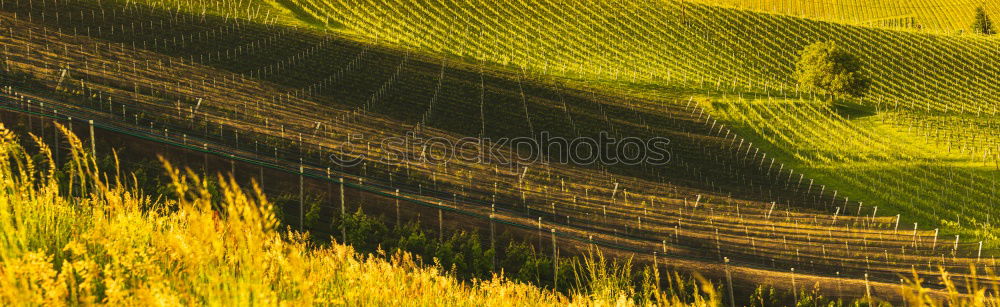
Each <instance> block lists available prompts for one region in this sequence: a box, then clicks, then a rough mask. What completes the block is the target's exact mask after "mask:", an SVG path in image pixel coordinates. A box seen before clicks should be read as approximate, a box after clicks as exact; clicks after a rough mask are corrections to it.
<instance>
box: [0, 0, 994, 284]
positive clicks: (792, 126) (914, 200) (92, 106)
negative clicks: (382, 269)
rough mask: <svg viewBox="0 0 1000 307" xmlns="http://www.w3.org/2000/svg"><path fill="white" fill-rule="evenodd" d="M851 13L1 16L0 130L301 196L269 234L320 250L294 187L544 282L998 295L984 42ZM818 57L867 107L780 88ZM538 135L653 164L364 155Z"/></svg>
mask: <svg viewBox="0 0 1000 307" xmlns="http://www.w3.org/2000/svg"><path fill="white" fill-rule="evenodd" d="M730 2H731V1H730ZM765 2H766V1H765ZM857 2H859V4H857V5H858V6H859V7H868V8H871V10H869V11H866V13H865V14H869V15H864V14H862V15H858V14H854V12H855V11H852V10H847V11H832V13H829V14H827V15H817V14H819V12H831V11H830V10H827V9H825V8H823V7H816V6H805V7H804V6H801V5H799V6H794V7H797V8H795V9H792V8H790V7H793V6H789V5H786V4H782V3H773V6H772V5H765V6H761V7H755V6H752V5H751V4H741V3H729V2H726V1H695V2H689V1H651V0H650V1H596V0H575V1H569V2H554V1H535V2H531V3H526V2H504V3H502V5H501V4H498V3H495V2H481V1H472V0H470V1H463V2H447V1H428V2H409V1H396V0H389V1H380V2H376V1H361V0H352V1H323V0H287V1H275V2H268V1H217V2H216V1H209V2H202V1H176V0H165V1H157V2H153V3H148V4H147V3H137V2H133V1H116V0H112V1H108V0H102V1H92V0H58V1H53V0H49V1H43V0H38V1H34V0H31V1H25V0H21V1H13V2H12V1H2V2H0V33H3V34H4V35H3V36H0V45H2V47H3V49H2V54H0V56H2V57H3V64H2V66H0V68H2V69H0V71H2V74H0V82H2V84H0V85H2V87H3V90H2V99H0V100H2V101H0V105H2V106H3V108H5V109H7V110H12V111H16V112H26V113H29V114H33V116H45V117H47V118H51V119H52V120H55V121H61V122H65V123H74V122H75V124H76V125H91V127H95V126H96V127H98V128H99V129H104V130H107V131H111V132H114V133H118V134H122V135H129V136H131V137H140V138H142V139H145V140H151V141H153V142H155V143H157V144H165V145H164V146H166V145H169V146H173V147H179V148H183V149H184V150H191V151H196V152H200V153H205V154H209V153H210V154H213V155H215V156H217V157H218V158H220V159H228V160H229V161H231V162H230V163H232V164H231V165H230V167H229V172H230V173H232V174H234V175H235V176H236V177H237V180H238V181H240V182H245V183H248V182H250V181H251V180H252V181H254V182H256V183H258V184H260V185H261V186H262V187H263V188H264V190H265V191H267V190H272V191H274V190H279V189H278V188H277V187H278V186H282V187H285V188H286V189H292V190H295V191H296V192H297V193H298V201H297V202H296V201H291V202H289V203H288V204H287V205H286V206H284V207H283V208H281V210H282V211H283V212H284V213H285V214H286V215H287V216H289V218H288V219H286V220H285V221H286V222H287V223H288V224H289V225H288V226H289V227H292V228H294V229H298V230H307V231H311V232H313V233H318V234H325V235H327V236H332V237H334V238H339V239H341V240H346V235H345V234H343V233H344V232H346V231H345V230H344V229H339V230H338V229H332V230H330V229H328V228H321V227H309V226H307V225H306V224H307V222H306V217H305V213H304V212H305V211H306V210H307V208H306V204H305V201H304V199H305V197H304V194H305V193H307V192H305V188H304V187H305V186H306V184H305V182H306V178H308V180H309V182H310V184H309V186H313V187H319V189H320V190H325V192H323V193H322V195H327V196H326V197H325V198H323V199H324V201H323V204H322V209H321V210H320V211H319V213H318V214H320V215H322V216H324V219H326V220H329V221H337V220H339V219H343V218H344V216H345V214H346V213H345V212H346V210H345V207H346V206H348V205H347V204H345V203H347V202H355V203H353V204H351V206H361V205H362V203H363V205H365V206H369V208H372V207H375V208H379V209H376V210H378V211H380V212H384V213H388V214H387V215H388V216H389V218H388V219H389V220H392V219H393V218H392V217H395V221H396V223H397V224H401V222H400V219H401V216H402V215H403V214H401V213H400V211H401V210H403V211H407V210H409V211H412V212H420V213H423V215H421V214H419V213H418V214H416V215H415V217H414V215H413V214H410V215H407V216H408V217H410V218H415V219H417V220H420V221H421V223H422V224H424V225H429V226H428V227H432V228H435V229H436V230H437V234H438V235H439V238H443V237H444V232H445V231H446V229H452V230H454V229H465V230H471V231H477V232H480V233H483V237H492V233H494V232H495V228H496V227H497V225H502V226H501V227H504V228H509V229H511V230H512V231H514V232H515V233H518V234H520V235H521V236H522V237H524V238H526V239H527V240H529V241H531V242H537V250H538V251H539V252H541V253H544V254H546V255H552V257H553V258H555V259H558V257H559V255H560V254H566V255H574V254H582V253H583V252H584V251H586V250H591V249H593V248H599V249H601V250H602V251H603V252H605V253H606V254H608V255H612V256H616V257H622V258H625V257H631V259H633V260H634V261H636V262H638V263H643V264H646V265H652V266H665V267H670V268H674V269H679V270H687V271H689V272H697V273H700V274H703V275H705V276H707V277H710V278H717V279H722V277H723V276H725V277H726V278H730V279H733V280H734V281H730V283H729V284H728V285H727V287H729V288H732V287H734V286H733V283H736V284H737V286H736V287H737V288H739V287H741V286H740V285H743V286H742V287H744V288H753V287H754V286H755V285H757V284H767V285H771V286H774V287H776V288H780V289H786V290H790V291H792V292H795V291H798V290H802V289H805V287H812V286H813V285H817V286H816V287H817V288H818V289H820V290H822V291H823V292H824V293H825V294H826V295H827V296H830V297H843V298H859V297H867V298H869V299H871V298H872V297H877V298H879V299H880V300H887V301H892V302H898V301H900V300H901V297H903V296H905V294H904V292H905V289H906V288H905V286H904V285H903V283H904V282H903V280H902V279H901V276H913V275H914V274H917V275H919V276H921V277H922V278H923V283H922V285H924V286H927V287H930V288H933V289H939V288H941V286H942V283H943V282H944V281H945V279H947V280H948V281H950V282H953V283H955V284H957V285H959V287H966V288H973V287H974V284H977V283H995V282H996V278H995V277H990V276H989V275H988V274H987V275H983V274H982V273H983V272H995V271H997V262H996V260H995V258H994V256H995V255H996V254H997V252H996V251H997V250H996V248H997V247H998V245H997V243H996V238H997V228H996V227H995V226H993V225H994V223H996V221H995V213H996V210H995V209H994V204H996V203H998V202H1000V198H998V196H997V195H996V182H997V181H998V180H1000V177H998V173H1000V166H998V165H1000V140H998V139H997V138H998V137H1000V136H998V134H997V133H998V132H997V131H998V129H997V128H998V127H997V125H998V124H1000V123H998V122H997V118H998V116H1000V115H997V113H996V106H997V104H998V103H1000V101H998V98H997V97H998V96H997V95H996V94H997V93H998V92H1000V85H998V83H997V76H998V72H1000V69H998V65H1000V64H998V63H1000V62H998V61H996V58H997V57H998V56H1000V45H998V43H1000V41H998V40H996V39H994V38H989V37H979V36H971V35H946V34H941V33H926V32H924V31H912V30H899V29H895V28H894V26H884V27H883V26H871V25H868V24H867V23H866V22H865V21H864V20H861V19H850V20H848V19H846V17H845V16H863V17H858V18H862V19H866V20H867V19H875V18H881V17H880V16H883V15H893V14H914V16H916V17H915V18H918V19H919V20H921V21H920V22H921V23H928V21H927V20H934V21H935V23H933V24H932V25H929V27H932V28H934V29H937V30H939V31H941V32H948V31H954V29H956V28H958V27H959V25H961V24H962V23H966V22H968V20H966V19H964V17H955V19H942V18H941V16H944V14H947V16H959V14H957V13H955V14H951V13H949V12H945V13H940V12H938V11H934V14H942V15H931V13H930V12H929V11H926V10H920V9H921V8H925V7H924V6H913V7H909V8H908V9H914V10H916V11H913V12H911V11H906V10H903V9H907V8H906V7H902V8H894V7H890V8H886V7H883V6H880V5H879V4H878V3H868V2H878V1H857ZM862 2H864V3H862ZM926 2H935V1H926ZM755 3H756V2H755ZM796 3H800V2H796ZM879 3H880V2H879ZM753 5H757V4H753ZM933 5H937V4H928V6H926V7H933ZM940 5H945V4H940ZM987 7H988V8H989V9H988V11H991V12H992V11H995V10H994V9H992V7H991V6H989V5H988V4H987ZM879 8H884V9H883V10H879ZM897 9H898V10H897ZM956 10H957V9H956ZM773 13H777V14H773ZM400 15H405V16H406V18H398V16H400ZM803 16H804V17H806V18H803ZM869 17H871V18H869ZM817 41H835V42H837V43H838V44H840V45H842V46H844V47H845V49H846V50H847V51H848V52H850V53H853V54H855V55H857V56H858V58H859V59H860V61H861V62H863V63H864V66H863V69H862V73H864V74H865V75H868V76H870V77H871V80H872V85H871V89H870V93H869V94H868V96H866V97H865V98H863V99H855V100H850V101H848V102H846V103H839V104H830V103H828V102H825V101H823V99H824V97H821V96H820V95H816V94H814V93H810V92H808V91H806V90H804V89H802V88H800V87H799V86H798V85H797V83H796V80H795V79H794V78H793V77H792V76H793V71H794V70H795V61H796V59H797V58H798V52H799V50H801V49H802V48H803V47H804V46H806V45H809V44H811V43H813V42H817ZM74 118H75V120H74ZM80 120H87V122H80ZM8 126H14V125H10V124H8ZM17 126H18V127H19V129H24V130H27V131H29V132H32V133H36V134H41V135H43V136H44V135H45V128H44V126H38V125H32V122H31V121H28V122H27V123H24V122H18V125H17ZM541 132H545V133H547V134H548V135H550V136H552V137H560V138H566V139H572V138H581V137H588V138H595V139H596V138H598V137H599V136H600V135H602V134H604V133H606V134H609V135H611V136H613V137H616V138H619V139H621V138H626V137H636V138H641V139H649V138H654V137H663V138H667V139H669V140H670V144H669V148H670V157H671V160H670V162H669V163H667V164H665V165H651V164H645V163H643V164H634V165H625V164H590V165H582V164H572V163H569V164H567V163H557V162H552V161H550V160H549V159H550V158H551V157H546V158H543V159H542V160H541V161H537V162H531V163H504V162H502V161H494V160H490V159H489V158H488V157H487V156H486V154H485V152H484V151H483V150H481V149H480V148H464V147H458V148H454V149H453V150H454V152H452V153H451V154H454V155H458V156H469V157H478V158H480V159H478V160H477V161H476V162H473V161H469V160H463V159H460V160H449V161H447V162H446V163H433V162H432V161H430V159H428V157H433V156H440V155H445V154H447V153H444V152H440V151H439V149H435V148H431V147H421V146H413V145H412V144H406V143H386V142H383V140H386V139H390V138H406V137H412V136H413V135H416V136H417V137H419V138H423V139H439V140H447V141H449V142H451V143H459V142H460V141H461V140H462V139H463V138H467V137H474V138H477V139H483V140H497V139H502V138H519V137H520V138H537V137H538V135H539V134H540V133H541ZM49 133H50V134H51V133H52V131H51V130H50V131H49ZM91 141H93V140H91ZM50 146H52V147H53V148H55V149H56V150H57V153H58V150H59V148H60V146H63V147H65V144H63V145H60V144H59V142H55V141H53V142H52V144H51V145H50ZM92 150H93V151H94V153H95V154H99V153H104V154H110V153H111V149H105V148H94V149H92ZM63 151H64V152H65V151H66V149H63ZM499 152H501V153H503V154H505V155H507V156H517V155H518V154H519V148H511V147H501V148H500V149H499ZM400 156H402V157H406V159H397V158H398V157H400ZM331 157H336V158H338V160H342V161H346V160H351V159H358V161H360V163H358V164H356V165H350V166H345V165H342V164H338V163H335V162H334V161H332V160H331ZM56 158H57V159H58V154H57V155H56ZM208 161H209V160H208V158H205V161H204V162H203V168H202V169H203V170H206V172H207V170H208V169H209V168H210V167H209V162H208ZM389 161H392V162H389ZM237 162H239V163H240V164H239V165H240V166H239V167H238V168H237V164H236V163H237ZM196 164H197V163H196ZM214 168H215V169H225V168H226V167H214ZM265 172H267V173H269V174H270V175H265ZM278 173H280V174H283V175H280V176H278V175H275V174H278ZM289 181H294V182H295V183H297V185H295V184H291V183H289ZM337 187H339V191H340V193H339V196H338V194H337V193H335V191H336V190H337V189H338V188H337ZM296 189H297V190H296ZM345 189H348V194H347V196H345V192H344V190H345ZM308 193H310V194H320V193H319V192H315V193H314V192H308ZM400 203H403V205H402V206H401V205H400ZM441 240H443V239H441ZM347 243H351V242H347ZM501 253H502V251H501ZM554 274H559V273H558V271H556V272H555V273H554ZM553 280H558V278H557V277H554V278H553ZM730 299H731V298H730Z"/></svg>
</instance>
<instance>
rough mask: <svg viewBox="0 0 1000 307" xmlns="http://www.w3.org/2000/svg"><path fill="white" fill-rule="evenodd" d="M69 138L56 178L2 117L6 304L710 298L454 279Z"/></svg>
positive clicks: (599, 277) (621, 285) (592, 283)
mask: <svg viewBox="0 0 1000 307" xmlns="http://www.w3.org/2000/svg"><path fill="white" fill-rule="evenodd" d="M62 132H63V133H65V132H66V130H62ZM67 137H68V142H69V143H70V144H71V147H70V148H71V149H72V153H71V157H72V160H71V161H69V162H67V167H66V168H65V169H66V170H68V173H67V174H69V175H68V177H63V176H62V173H60V175H59V176H57V175H56V173H55V172H53V171H54V169H53V168H54V167H55V166H56V165H55V164H53V161H52V152H51V151H50V150H51V149H50V148H49V147H47V146H46V145H45V143H43V142H41V140H40V139H36V143H35V144H37V145H39V146H41V149H40V152H39V153H38V154H39V155H37V156H35V158H32V155H34V154H35V153H32V152H27V151H26V149H25V148H24V147H21V146H20V145H18V142H17V140H16V139H15V137H14V136H13V134H12V133H11V132H10V131H9V130H7V129H6V128H4V127H3V125H2V124H0V179H2V180H0V191H2V192H0V217H2V219H0V303H3V304H4V305H25V306H28V305H63V304H68V305H76V304H84V305H89V304H101V305H104V304H106V305H123V304H125V305H177V304H180V305H245V304H265V305H277V304H296V305H312V304H318V305H327V304H333V305H386V304H388V305H452V306H455V305H459V306H484V305H485V306H514V305H563V304H581V305H611V304H614V305H621V304H624V305H631V304H644V302H654V301H655V302H659V303H661V304H668V305H692V306H715V305H717V304H719V301H718V300H719V298H718V297H717V296H716V294H715V292H714V291H715V290H714V288H713V287H712V286H711V285H709V284H703V285H701V286H699V287H696V288H689V289H685V290H681V291H689V292H687V293H683V294H680V295H671V294H667V293H668V292H661V291H655V290H654V291H652V292H649V293H643V294H642V295H639V294H637V293H635V289H636V288H633V287H632V286H631V285H632V282H631V281H630V280H628V279H627V278H623V277H621V276H620V275H615V274H614V273H613V272H627V271H628V269H625V271H602V270H604V269H605V267H604V266H603V265H602V264H600V262H597V263H593V265H592V266H588V267H591V268H599V269H598V270H595V271H590V273H586V272H583V271H581V273H583V274H588V276H590V278H588V282H587V284H586V285H585V287H586V289H588V292H578V293H575V294H573V295H570V296H564V295H561V294H557V293H554V292H552V291H548V290H543V289H539V288H536V287H533V286H530V285H525V284H518V283H512V282H509V281H506V280H504V279H503V278H502V277H494V278H493V279H490V280H482V281H472V282H469V283H466V282H461V281H458V280H456V279H454V278H453V277H451V276H448V275H445V274H444V273H442V272H443V271H444V269H442V268H436V267H423V266H420V265H417V264H416V262H414V260H413V259H412V258H411V257H410V255H407V254H397V255H394V256H392V257H391V258H389V259H386V258H385V257H382V256H377V255H373V256H366V255H360V254H357V253H355V252H354V251H353V249H352V248H350V247H347V246H344V245H339V244H332V245H329V246H317V245H316V244H315V243H313V242H312V241H311V240H310V239H309V238H308V234H304V233H297V232H291V231H286V232H281V231H279V228H280V226H279V225H278V222H277V220H276V219H275V216H274V213H273V208H272V204H271V203H270V202H269V201H268V200H267V198H266V196H264V195H263V194H261V192H260V190H259V189H256V188H254V189H252V190H247V189H245V188H241V187H239V186H237V185H236V183H235V181H232V180H231V179H230V180H220V181H219V184H220V186H219V191H218V193H219V194H216V195H213V194H212V192H210V191H209V190H208V188H207V182H206V181H204V179H202V178H199V177H198V176H197V175H194V174H193V173H191V172H190V171H187V172H185V171H183V170H179V169H174V168H172V167H171V166H170V165H169V164H167V165H166V167H167V172H168V174H169V175H170V177H171V178H172V180H173V182H172V183H171V184H170V186H169V187H167V189H165V190H168V191H171V192H172V193H175V194H174V195H175V196H169V195H158V196H153V195H147V194H145V193H144V192H143V191H139V190H135V189H132V188H128V186H130V184H129V183H128V182H121V181H119V180H128V179H126V178H110V180H109V179H108V178H106V177H105V176H103V175H101V174H104V173H102V172H101V171H100V170H98V169H97V164H96V163H94V162H93V161H92V160H90V159H91V157H90V156H89V155H88V153H86V152H84V151H83V149H82V147H81V141H80V140H79V139H77V138H76V137H75V136H72V135H68V136H67ZM220 179H221V178H220ZM74 187H79V188H80V189H83V190H84V193H80V191H79V190H76V191H75V192H73V191H72V189H73V188H74ZM67 189H69V190H67ZM68 194H76V195H81V194H83V195H85V196H83V197H69V196H68ZM164 196H166V197H164ZM213 198H214V199H216V200H213ZM213 208H215V209H213ZM607 268H611V267H610V266H608V267H607ZM591 273H593V274H591ZM678 280H679V279H678ZM387 293H392V295H386V294H387Z"/></svg>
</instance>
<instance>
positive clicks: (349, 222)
mask: <svg viewBox="0 0 1000 307" xmlns="http://www.w3.org/2000/svg"><path fill="white" fill-rule="evenodd" d="M340 223H343V224H342V225H341V224H340ZM340 223H333V224H334V225H333V227H332V229H333V230H334V231H335V232H336V231H337V230H339V229H340V227H341V226H344V228H345V229H346V234H347V242H344V243H345V244H350V245H351V246H353V247H354V248H355V249H357V250H358V251H361V252H371V251H376V250H378V249H379V247H380V244H381V242H382V241H383V239H384V238H385V237H386V234H388V233H389V229H388V227H386V226H385V224H384V223H382V221H381V220H380V219H378V218H374V217H369V216H368V215H366V214H365V213H364V212H363V211H361V207H358V210H357V211H355V212H354V213H351V214H348V215H347V216H345V217H344V218H343V219H341V221H340Z"/></svg>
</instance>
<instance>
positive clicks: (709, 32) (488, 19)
mask: <svg viewBox="0 0 1000 307" xmlns="http://www.w3.org/2000/svg"><path fill="white" fill-rule="evenodd" d="M295 3H296V4H297V5H298V7H302V8H305V9H306V10H308V11H310V12H314V14H315V15H316V16H326V17H329V18H331V19H332V20H336V21H338V22H339V23H342V24H343V25H344V27H343V28H342V29H343V30H344V31H349V32H351V33H355V34H358V35H362V36H363V37H364V39H366V40H371V41H376V42H383V43H392V44H400V45H402V46H404V47H408V48H413V49H414V50H420V51H424V52H432V53H438V54H444V55H453V56H459V57H463V58H468V59H474V60H481V61H486V62H490V63H499V64H501V65H511V66H514V67H520V68H523V69H525V70H528V71H530V72H531V73H536V74H545V75H554V76H562V77H569V78H578V79H585V80H590V81H602V80H604V81H619V82H627V83H640V84H644V83H655V84H679V86H683V87H688V88H696V89H699V90H702V91H712V92H730V93H735V92H744V93H761V94H768V95H771V96H793V95H794V94H797V93H799V92H800V91H799V90H798V89H797V86H796V84H795V82H794V80H793V79H792V72H793V70H794V61H795V59H796V58H797V54H798V51H799V50H801V49H803V47H805V46H806V45H809V44H812V43H815V42H818V41H834V42H837V43H838V45H839V46H841V47H843V48H845V49H846V50H847V51H849V52H850V53H852V54H855V55H857V56H858V57H859V58H860V60H861V61H862V62H863V63H864V65H863V68H862V70H863V72H864V74H866V75H868V76H870V77H871V79H872V82H873V84H872V88H871V93H870V94H869V96H868V98H866V99H865V101H866V103H867V104H870V105H876V104H882V105H885V104H891V105H900V106H901V107H904V108H908V109H913V110H925V111H937V112H952V113H954V112H962V113H969V112H977V111H982V112H989V113H990V114H996V105H997V103H998V100H997V96H996V95H992V94H991V93H996V92H998V91H1000V85H998V83H997V82H996V78H997V75H996V73H995V72H997V71H1000V66H998V65H1000V64H998V61H996V59H997V58H998V57H1000V41H997V40H995V39H988V38H981V37H956V36H945V35H930V34H920V33H911V32H900V31H889V30H880V29H873V28H864V27H857V26H850V25H843V24H837V23H829V22H820V21H813V20H809V19H802V18H796V17H791V16H781V15H771V14H763V13H755V12H749V11H740V10H733V9H728V8H723V7H716V6H710V5H701V4H692V3H690V2H686V1H684V2H681V1H659V0H643V1H627V2H609V1H597V0H576V1H569V2H551V1H534V2H517V1H509V2H502V5H501V3H498V2H494V1H466V2H457V3H456V2H447V1H429V2H407V1H361V0H359V1H322V0H299V1H295ZM403 14H405V16H406V18H398V17H397V16H403Z"/></svg>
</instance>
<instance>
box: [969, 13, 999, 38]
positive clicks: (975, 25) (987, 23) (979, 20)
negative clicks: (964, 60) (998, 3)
mask: <svg viewBox="0 0 1000 307" xmlns="http://www.w3.org/2000/svg"><path fill="white" fill-rule="evenodd" d="M972 33H977V34H983V35H993V34H996V33H997V31H996V30H994V29H993V21H992V20H990V16H989V15H986V10H984V9H983V7H978V8H976V21H974V22H972Z"/></svg>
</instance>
